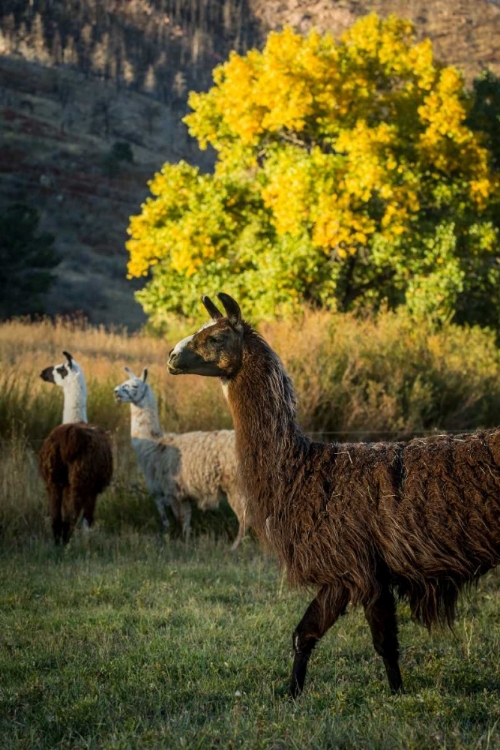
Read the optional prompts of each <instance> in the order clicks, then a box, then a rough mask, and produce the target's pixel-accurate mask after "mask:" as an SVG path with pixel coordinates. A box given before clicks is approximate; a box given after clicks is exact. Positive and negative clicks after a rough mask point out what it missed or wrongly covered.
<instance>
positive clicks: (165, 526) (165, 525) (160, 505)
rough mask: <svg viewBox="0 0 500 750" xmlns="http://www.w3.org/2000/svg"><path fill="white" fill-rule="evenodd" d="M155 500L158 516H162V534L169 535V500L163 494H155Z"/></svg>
mask: <svg viewBox="0 0 500 750" xmlns="http://www.w3.org/2000/svg"><path fill="white" fill-rule="evenodd" d="M154 499H155V505H156V509H157V511H158V515H159V516H160V522H161V527H162V532H163V533H164V534H168V530H169V528H170V521H169V520H168V514H167V508H168V505H169V503H168V500H167V498H166V497H165V495H163V494H155V495H154Z"/></svg>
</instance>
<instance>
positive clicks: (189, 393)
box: [0, 312, 500, 537]
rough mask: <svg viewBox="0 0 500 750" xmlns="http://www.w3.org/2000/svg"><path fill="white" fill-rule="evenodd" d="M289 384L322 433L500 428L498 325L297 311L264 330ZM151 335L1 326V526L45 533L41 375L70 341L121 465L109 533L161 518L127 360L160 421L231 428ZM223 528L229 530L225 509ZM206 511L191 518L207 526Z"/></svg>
mask: <svg viewBox="0 0 500 750" xmlns="http://www.w3.org/2000/svg"><path fill="white" fill-rule="evenodd" d="M261 330H262V332H263V334H264V336H265V337H266V338H267V339H268V340H269V341H270V343H271V344H272V345H273V347H274V348H275V349H276V350H277V351H278V353H279V354H280V356H281V357H282V359H283V361H284V363H285V365H286V367H287V368H288V370H289V371H290V373H291V375H292V378H293V380H294V383H295V386H296V389H297V393H298V396H299V404H300V421H301V423H302V425H303V426H304V428H305V429H306V430H307V431H309V432H311V433H320V434H321V436H322V437H323V438H324V439H331V440H334V439H341V440H342V439H375V440H378V439H390V438H392V437H404V436H410V435H413V434H422V433H425V432H427V431H432V430H443V431H445V430H453V431H457V430H472V429H474V428H477V427H479V426H492V425H496V424H500V379H499V377H498V374H499V364H500V353H499V350H498V349H497V348H496V346H495V342H494V336H493V334H492V333H490V332H488V331H484V330H480V329H477V328H476V329H467V328H458V327H456V326H452V325H448V326H445V327H443V328H442V329H441V330H440V331H438V332H436V331H435V330H433V329H432V327H431V326H430V325H428V326H426V325H425V324H420V325H419V326H418V327H416V326H415V325H414V324H413V323H412V322H411V320H410V319H409V318H408V317H406V316H405V315H404V314H403V313H397V314H396V313H384V314H381V315H379V317H378V319H377V320H374V319H366V320H356V319H355V318H354V317H351V316H348V315H344V316H332V315H327V314H325V313H317V312H316V313H312V312H309V313H305V314H304V316H303V317H302V318H301V319H300V320H299V321H280V322H275V323H273V324H267V325H265V326H263V327H262V328H261ZM189 332H190V331H189V330H179V331H178V332H176V333H175V335H173V334H172V340H171V341H166V340H164V339H162V338H155V337H153V336H151V335H147V334H145V333H141V334H136V335H128V334H126V333H125V332H123V331H120V330H115V331H106V330H104V329H102V328H94V327H91V326H89V325H86V324H85V323H82V322H81V321H77V322H68V321H62V320H60V321H57V322H55V323H52V322H50V321H42V322H39V323H31V324H30V323H26V322H23V321H12V322H8V323H3V324H1V325H0V533H2V532H3V533H4V534H6V533H9V534H11V535H12V536H13V537H15V536H16V535H19V536H20V537H25V536H26V535H30V534H35V535H40V534H47V533H48V529H47V525H46V523H47V522H46V517H45V509H44V489H43V487H42V484H41V482H40V478H39V476H38V469H37V455H36V454H37V450H38V448H39V446H40V444H41V442H42V441H43V439H44V438H45V436H46V435H47V434H48V432H49V431H50V430H51V429H52V428H53V427H54V426H55V425H56V424H58V423H59V422H60V419H61V415H62V392H61V390H60V389H59V388H56V387H55V386H51V385H50V384H48V383H45V382H43V381H42V380H41V379H40V377H39V373H40V371H41V370H42V369H43V368H44V367H46V366H47V365H50V364H54V363H57V362H61V361H62V350H63V349H66V350H68V351H70V352H71V353H72V354H73V355H74V356H75V358H76V359H77V360H78V361H79V362H80V364H81V365H82V366H83V368H84V371H85V373H86V377H87V383H88V387H89V419H90V420H91V421H94V422H96V423H98V424H100V425H102V426H104V427H106V428H107V429H109V430H110V431H111V432H112V435H113V440H114V444H115V454H116V472H115V478H114V481H113V485H112V487H111V488H110V489H109V490H108V491H107V492H106V493H105V495H103V497H102V498H101V499H100V502H99V505H98V514H97V515H98V520H99V522H100V524H101V525H102V526H104V527H105V528H106V529H107V530H120V529H122V528H124V527H130V526H134V527H135V528H140V529H145V530H153V529H156V528H157V519H156V514H155V509H154V506H153V504H152V502H151V500H150V498H149V497H148V495H147V492H146V490H145V487H144V482H143V479H142V477H141V476H140V474H139V472H138V470H137V466H136V462H135V458H134V455H133V453H132V451H131V448H130V442H129V426H130V423H129V407H128V406H127V405H125V404H116V403H115V401H114V398H113V388H114V386H115V385H117V384H118V383H120V382H122V381H123V379H124V378H125V377H126V376H125V374H124V372H123V366H124V365H125V364H126V365H128V366H129V367H131V368H132V369H133V370H135V371H136V372H138V373H139V372H140V371H141V369H142V368H143V367H144V366H147V367H148V368H149V371H150V376H149V377H150V382H151V384H152V386H153V388H154V390H155V392H156V394H157V396H158V401H159V409H160V419H161V423H162V425H163V428H164V429H165V430H170V431H179V432H184V431H188V430H195V429H202V430H210V429H217V428H222V427H230V426H231V419H230V415H229V413H228V409H227V405H226V403H225V401H224V399H223V397H222V394H221V389H220V386H219V384H218V383H217V382H216V380H215V379H211V378H199V377H195V376H193V377H177V378H174V377H171V376H169V375H168V374H167V370H166V367H165V364H166V361H167V357H168V352H169V350H170V348H171V346H172V345H173V344H174V343H175V341H177V340H178V339H179V338H181V337H182V336H183V335H186V334H187V333H189ZM218 522H221V523H222V527H223V528H224V529H225V530H227V529H228V528H231V522H230V521H229V525H228V523H227V518H226V519H224V518H223V519H222V521H221V519H220V518H219V521H217V523H218ZM203 523H204V522H203V521H200V522H199V527H203Z"/></svg>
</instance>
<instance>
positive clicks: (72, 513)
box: [62, 487, 80, 545]
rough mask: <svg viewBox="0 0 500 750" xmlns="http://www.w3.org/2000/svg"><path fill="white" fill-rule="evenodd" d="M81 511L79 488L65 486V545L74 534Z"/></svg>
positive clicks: (63, 517)
mask: <svg viewBox="0 0 500 750" xmlns="http://www.w3.org/2000/svg"><path fill="white" fill-rule="evenodd" d="M79 511H80V507H79V503H78V494H77V490H76V489H75V488H74V487H65V488H64V491H63V501H62V541H63V544H65V545H66V544H67V543H68V542H69V540H70V538H71V535H72V534H73V531H74V528H75V525H76V522H77V519H78V515H79Z"/></svg>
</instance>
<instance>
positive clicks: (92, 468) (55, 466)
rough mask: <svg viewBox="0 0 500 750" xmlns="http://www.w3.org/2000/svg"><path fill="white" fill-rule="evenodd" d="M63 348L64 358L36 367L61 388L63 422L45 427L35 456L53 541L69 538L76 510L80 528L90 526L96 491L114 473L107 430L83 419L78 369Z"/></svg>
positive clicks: (84, 393) (83, 399) (81, 379)
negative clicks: (41, 441)
mask: <svg viewBox="0 0 500 750" xmlns="http://www.w3.org/2000/svg"><path fill="white" fill-rule="evenodd" d="M63 354H64V356H65V358H66V362H63V363H62V364H60V365H51V366H50V367H46V368H45V369H44V370H43V371H42V372H41V373H40V377H41V378H42V380H45V381H46V382H48V383H53V384H54V385H57V386H59V387H60V388H62V390H63V393H64V411H63V424H61V425H59V426H58V427H54V429H53V430H52V432H50V433H49V435H48V436H47V437H46V439H45V441H44V443H43V445H42V448H41V450H40V456H39V465H40V473H41V474H42V477H43V479H44V481H45V485H46V487H47V493H48V496H49V513H50V517H51V521H52V533H53V535H54V541H55V543H56V544H59V543H60V542H61V541H62V542H63V544H66V543H67V542H68V541H69V539H70V537H71V534H72V533H73V529H74V527H75V524H76V522H77V520H78V517H79V515H80V513H83V526H84V528H86V529H89V528H90V526H91V525H92V522H93V520H94V509H95V504H96V501H97V496H98V495H99V494H100V493H101V492H103V491H104V490H105V489H106V487H107V486H108V485H109V483H110V482H111V477H112V475H113V453H112V450H111V441H110V439H109V435H108V434H107V433H106V432H105V431H104V430H103V429H101V427H98V426H97V425H93V424H87V388H86V385H85V378H84V376H83V371H82V369H81V367H80V366H79V364H78V363H77V362H76V361H75V360H74V359H73V357H72V356H71V354H69V353H68V352H63Z"/></svg>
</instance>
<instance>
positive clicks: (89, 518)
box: [82, 495, 97, 533]
mask: <svg viewBox="0 0 500 750" xmlns="http://www.w3.org/2000/svg"><path fill="white" fill-rule="evenodd" d="M96 501H97V497H96V496H95V495H92V496H90V497H89V498H88V499H87V500H86V501H85V503H84V505H83V522H82V529H83V530H84V531H85V532H87V533H88V532H89V531H90V529H91V526H92V524H93V523H94V511H95V504H96Z"/></svg>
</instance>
